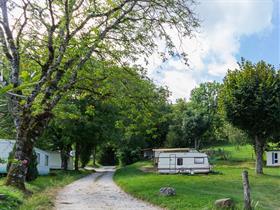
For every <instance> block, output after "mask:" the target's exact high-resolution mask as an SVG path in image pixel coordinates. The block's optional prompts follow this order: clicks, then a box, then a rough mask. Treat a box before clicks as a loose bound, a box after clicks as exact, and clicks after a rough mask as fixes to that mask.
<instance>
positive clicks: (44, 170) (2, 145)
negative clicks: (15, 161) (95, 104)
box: [0, 139, 50, 175]
mask: <svg viewBox="0 0 280 210" xmlns="http://www.w3.org/2000/svg"><path fill="white" fill-rule="evenodd" d="M15 142H16V141H15V140H3V139H2V140H1V139H0V159H1V160H4V161H7V160H8V157H9V154H10V152H11V151H12V150H13V148H14V145H15ZM34 150H35V152H36V155H37V162H38V165H37V169H38V172H39V174H40V175H46V174H48V173H49V172H50V167H49V153H48V152H46V151H44V150H41V149H39V148H36V147H35V149H34ZM0 173H7V162H5V163H0Z"/></svg>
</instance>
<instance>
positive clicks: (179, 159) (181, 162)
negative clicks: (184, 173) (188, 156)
mask: <svg viewBox="0 0 280 210" xmlns="http://www.w3.org/2000/svg"><path fill="white" fill-rule="evenodd" d="M182 165H183V158H177V166H182Z"/></svg>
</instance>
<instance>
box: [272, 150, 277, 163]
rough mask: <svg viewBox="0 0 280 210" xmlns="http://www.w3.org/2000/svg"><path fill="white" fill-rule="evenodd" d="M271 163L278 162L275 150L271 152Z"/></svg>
mask: <svg viewBox="0 0 280 210" xmlns="http://www.w3.org/2000/svg"><path fill="white" fill-rule="evenodd" d="M272 163H273V164H275V163H278V153H277V152H273V153H272Z"/></svg>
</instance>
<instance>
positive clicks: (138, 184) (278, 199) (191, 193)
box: [114, 146, 280, 210]
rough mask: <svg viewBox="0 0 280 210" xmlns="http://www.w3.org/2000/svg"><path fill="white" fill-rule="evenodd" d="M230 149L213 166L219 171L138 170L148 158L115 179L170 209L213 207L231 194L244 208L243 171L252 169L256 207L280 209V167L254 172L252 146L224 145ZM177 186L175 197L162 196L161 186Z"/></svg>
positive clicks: (120, 171) (252, 188) (119, 183)
mask: <svg viewBox="0 0 280 210" xmlns="http://www.w3.org/2000/svg"><path fill="white" fill-rule="evenodd" d="M224 149H225V150H227V151H229V152H230V159H229V160H228V161H216V162H215V166H214V170H215V171H217V172H220V173H219V174H209V175H180V174H178V175H160V174H156V173H144V172H142V171H140V170H139V168H140V167H143V166H145V165H147V164H150V163H147V162H138V163H135V164H133V165H130V166H127V167H124V168H121V169H119V170H118V171H117V172H116V174H115V177H114V179H115V181H116V183H117V184H118V185H119V186H121V187H122V188H123V189H124V190H125V191H127V192H128V193H131V194H132V195H134V196H136V197H138V198H140V199H143V200H146V201H149V202H151V203H153V204H156V205H160V206H162V207H166V208H168V209H213V203H214V201H215V200H216V199H220V198H226V197H230V198H232V199H234V201H235V202H236V204H237V207H236V209H242V202H243V200H242V199H243V189H242V177H241V173H242V171H243V170H244V169H246V170H248V171H249V179H250V184H251V194H252V199H253V203H254V205H256V209H267V210H279V209H280V168H265V169H264V172H265V175H261V176H257V175H255V172H254V164H253V160H252V153H251V152H252V147H250V146H245V147H240V148H239V150H236V149H235V148H234V147H232V146H226V147H224ZM166 186H170V187H174V188H175V189H176V193H177V195H176V196H174V197H163V196H159V189H160V188H161V187H166Z"/></svg>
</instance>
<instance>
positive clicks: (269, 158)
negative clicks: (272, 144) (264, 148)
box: [266, 151, 280, 166]
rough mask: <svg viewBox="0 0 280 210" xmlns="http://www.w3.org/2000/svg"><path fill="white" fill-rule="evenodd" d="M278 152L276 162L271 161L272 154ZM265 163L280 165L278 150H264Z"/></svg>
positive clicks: (279, 152)
mask: <svg viewBox="0 0 280 210" xmlns="http://www.w3.org/2000/svg"><path fill="white" fill-rule="evenodd" d="M274 153H277V154H278V163H272V155H273V154H274ZM266 165H267V166H280V151H268V152H266Z"/></svg>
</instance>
